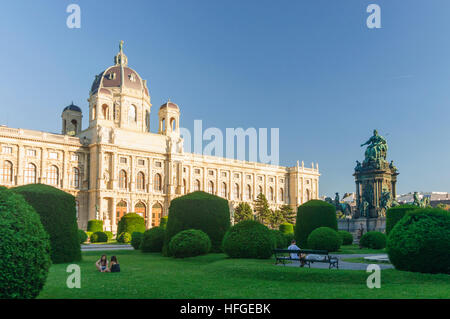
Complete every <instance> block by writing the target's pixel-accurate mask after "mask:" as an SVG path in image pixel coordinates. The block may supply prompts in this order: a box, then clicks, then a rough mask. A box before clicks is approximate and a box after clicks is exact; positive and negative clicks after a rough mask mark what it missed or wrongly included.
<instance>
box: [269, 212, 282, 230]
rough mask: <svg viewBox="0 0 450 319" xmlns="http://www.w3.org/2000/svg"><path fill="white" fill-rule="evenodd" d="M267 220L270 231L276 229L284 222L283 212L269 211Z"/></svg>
mask: <svg viewBox="0 0 450 319" xmlns="http://www.w3.org/2000/svg"><path fill="white" fill-rule="evenodd" d="M268 220H269V224H270V227H271V228H272V229H278V227H279V226H280V224H281V223H284V222H285V221H286V219H285V218H284V215H283V211H281V210H279V209H276V210H271V211H270V215H269V218H268Z"/></svg>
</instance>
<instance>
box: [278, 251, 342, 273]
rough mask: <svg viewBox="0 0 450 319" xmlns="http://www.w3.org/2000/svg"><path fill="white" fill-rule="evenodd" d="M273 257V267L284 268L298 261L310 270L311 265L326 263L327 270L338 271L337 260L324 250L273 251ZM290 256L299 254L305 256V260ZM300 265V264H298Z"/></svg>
mask: <svg viewBox="0 0 450 319" xmlns="http://www.w3.org/2000/svg"><path fill="white" fill-rule="evenodd" d="M273 253H274V255H275V265H277V264H278V263H280V264H283V265H285V266H286V263H287V262H289V261H300V262H304V264H305V265H308V267H309V268H311V264H313V263H328V264H329V266H328V268H329V269H331V268H336V269H339V259H338V258H337V257H335V256H330V255H328V251H326V250H312V249H300V250H293V249H292V250H290V249H274V251H273ZM291 254H296V256H299V255H300V254H304V255H306V257H305V258H301V259H300V257H296V258H292V256H291ZM300 265H301V263H300Z"/></svg>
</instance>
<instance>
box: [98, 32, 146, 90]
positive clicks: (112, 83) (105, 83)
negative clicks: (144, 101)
mask: <svg viewBox="0 0 450 319" xmlns="http://www.w3.org/2000/svg"><path fill="white" fill-rule="evenodd" d="M122 45H123V41H121V45H120V52H119V53H118V54H117V55H116V56H115V58H114V62H115V63H116V64H115V65H113V66H110V67H109V68H107V69H106V70H105V71H103V72H101V73H100V74H98V75H96V76H95V80H94V82H93V83H92V87H91V94H95V93H97V92H99V91H102V90H101V89H102V88H120V87H125V88H129V89H133V90H143V91H144V93H145V94H146V95H147V96H148V88H147V86H146V84H145V83H144V81H143V80H142V79H141V77H140V76H139V74H138V73H137V72H136V71H135V70H133V69H131V68H129V67H128V66H127V64H128V58H127V57H126V55H125V54H124V53H123V51H122Z"/></svg>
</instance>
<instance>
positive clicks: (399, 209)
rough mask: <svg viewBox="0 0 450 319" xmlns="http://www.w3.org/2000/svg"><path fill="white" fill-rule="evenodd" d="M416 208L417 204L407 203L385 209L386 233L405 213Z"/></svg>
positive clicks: (387, 233)
mask: <svg viewBox="0 0 450 319" xmlns="http://www.w3.org/2000/svg"><path fill="white" fill-rule="evenodd" d="M417 208H418V207H417V206H414V205H409V204H406V205H400V206H394V207H391V208H389V209H388V210H387V211H386V235H389V233H390V232H391V230H392V228H394V226H395V224H397V222H398V221H399V220H400V219H402V218H403V216H405V214H406V213H408V212H410V211H412V210H414V209H417Z"/></svg>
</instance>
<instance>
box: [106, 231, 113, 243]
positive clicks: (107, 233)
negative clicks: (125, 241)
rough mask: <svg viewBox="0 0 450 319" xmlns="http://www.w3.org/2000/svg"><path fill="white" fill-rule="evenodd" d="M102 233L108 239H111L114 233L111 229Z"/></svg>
mask: <svg viewBox="0 0 450 319" xmlns="http://www.w3.org/2000/svg"><path fill="white" fill-rule="evenodd" d="M104 233H105V234H106V236H107V237H108V241H111V240H112V239H113V238H114V234H113V233H112V231H105V232H104Z"/></svg>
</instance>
